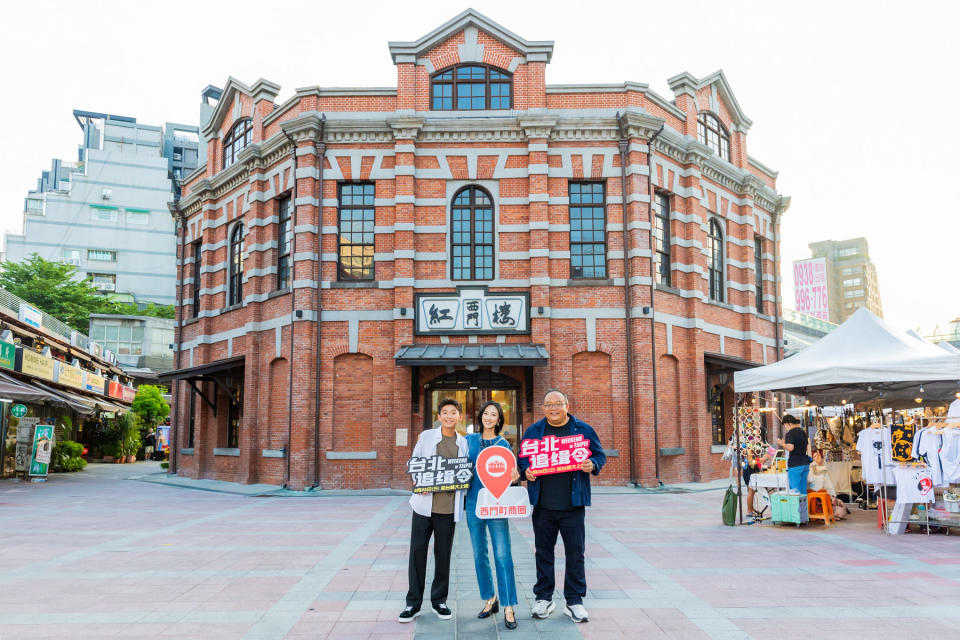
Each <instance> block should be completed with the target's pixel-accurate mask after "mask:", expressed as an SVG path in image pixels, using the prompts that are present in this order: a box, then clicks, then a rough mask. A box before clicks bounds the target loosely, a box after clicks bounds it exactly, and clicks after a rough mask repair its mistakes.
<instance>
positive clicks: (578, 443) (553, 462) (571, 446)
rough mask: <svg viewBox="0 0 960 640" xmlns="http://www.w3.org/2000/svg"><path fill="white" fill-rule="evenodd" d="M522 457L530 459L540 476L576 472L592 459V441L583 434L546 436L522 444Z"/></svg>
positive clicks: (531, 464)
mask: <svg viewBox="0 0 960 640" xmlns="http://www.w3.org/2000/svg"><path fill="white" fill-rule="evenodd" d="M520 457H521V458H529V460H530V468H531V469H532V470H533V471H536V473H537V475H538V476H543V475H547V474H550V473H565V472H567V471H576V470H577V469H579V468H580V466H581V465H582V464H583V463H584V461H586V460H588V459H589V458H590V441H589V440H588V439H587V438H585V437H583V434H579V433H578V434H577V435H575V436H563V437H562V438H558V437H556V436H546V437H544V438H543V439H541V440H524V441H523V442H521V443H520Z"/></svg>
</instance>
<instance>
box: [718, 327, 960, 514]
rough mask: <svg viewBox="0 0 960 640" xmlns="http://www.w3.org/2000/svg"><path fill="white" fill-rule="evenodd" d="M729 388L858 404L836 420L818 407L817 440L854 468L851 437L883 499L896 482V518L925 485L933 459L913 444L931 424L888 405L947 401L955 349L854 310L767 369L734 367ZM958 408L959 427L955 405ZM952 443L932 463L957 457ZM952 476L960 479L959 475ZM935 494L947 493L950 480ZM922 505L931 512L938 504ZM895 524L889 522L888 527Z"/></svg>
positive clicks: (958, 365)
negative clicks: (849, 457) (832, 421)
mask: <svg viewBox="0 0 960 640" xmlns="http://www.w3.org/2000/svg"><path fill="white" fill-rule="evenodd" d="M734 390H735V391H736V392H737V394H738V396H739V394H745V393H752V392H763V391H777V392H787V393H793V394H796V395H802V396H805V397H806V398H807V400H808V402H810V403H811V405H812V408H811V409H810V410H812V411H816V407H817V406H839V407H845V406H851V405H852V406H853V407H855V409H856V411H853V410H851V411H849V412H843V411H841V413H840V416H837V417H839V421H838V422H836V423H835V424H834V425H831V424H830V423H829V422H828V421H827V420H826V419H825V417H824V416H823V415H822V412H817V413H816V416H817V419H816V420H815V421H813V422H814V425H815V427H816V429H817V434H816V436H815V438H814V441H815V446H816V447H817V448H818V449H822V450H824V452H825V453H826V452H838V453H836V455H834V454H830V455H831V457H834V458H836V456H839V458H840V459H832V460H829V459H828V460H827V462H828V463H851V464H850V465H849V471H850V472H853V471H854V469H855V467H854V465H853V462H854V461H853V460H845V459H844V457H845V456H846V455H848V453H849V451H850V443H851V438H850V435H853V436H855V437H856V440H855V443H856V444H855V445H854V448H855V449H856V451H857V452H858V455H859V456H860V457H861V468H862V473H863V476H864V477H863V479H864V482H866V483H867V484H870V485H872V486H874V487H877V488H879V489H880V490H881V492H882V496H881V499H883V498H885V496H886V493H885V492H886V489H887V487H898V488H899V491H898V498H900V500H898V502H899V503H901V504H902V506H898V507H897V508H896V510H895V511H896V512H897V513H898V516H899V517H900V519H901V520H906V518H905V517H904V514H906V516H909V511H908V509H909V508H911V507H912V505H913V504H916V503H917V502H919V501H918V500H916V499H915V498H916V496H914V495H913V493H914V492H913V491H912V489H913V485H919V486H926V485H927V484H930V483H929V482H927V481H925V480H924V479H923V477H925V476H923V477H921V476H922V474H923V473H930V470H931V468H932V465H933V461H932V460H930V459H929V456H927V458H925V459H924V458H918V456H917V454H916V453H915V452H914V451H913V446H912V445H913V442H914V440H915V438H916V434H917V433H918V431H922V430H923V429H926V428H928V426H929V425H928V424H927V420H926V419H925V418H923V417H922V416H911V415H907V412H905V411H890V409H901V410H903V409H908V408H917V407H921V406H926V407H934V406H946V405H947V404H948V403H950V402H951V401H953V400H954V399H956V398H958V397H960V352H957V350H956V349H947V348H943V347H938V346H936V345H933V344H930V343H929V342H927V341H925V340H923V339H922V338H920V337H919V336H917V335H915V334H913V335H911V334H910V333H908V332H904V331H899V330H897V329H894V328H893V327H890V326H889V325H887V324H886V323H885V322H884V321H883V320H881V319H880V318H877V317H876V316H875V315H873V314H872V313H870V312H869V311H867V310H866V309H859V310H858V311H857V312H856V313H855V314H854V315H853V316H851V317H850V318H849V319H848V320H847V321H846V322H845V323H844V324H843V325H841V326H840V327H838V328H837V329H835V330H834V331H833V332H831V333H830V334H828V335H827V336H825V337H824V338H822V339H821V340H820V341H818V342H817V343H815V344H814V345H812V346H811V347H809V348H807V349H806V350H804V351H802V352H800V353H799V354H797V355H795V356H792V357H790V358H788V359H787V360H783V361H780V362H777V363H774V364H771V365H767V366H764V367H758V368H755V369H749V370H744V371H737V372H736V373H735V374H734ZM885 410H886V411H885ZM957 413H958V416H957V425H958V427H960V405H958V406H957ZM808 424H809V423H808ZM846 427H852V428H853V433H852V434H846V433H844V432H845V431H846ZM939 429H940V432H938V433H936V434H932V435H937V436H939V437H940V438H941V439H942V441H943V442H944V443H948V442H949V444H950V447H953V444H952V443H953V442H954V434H957V437H958V438H960V429H955V428H953V427H952V426H951V425H950V424H947V423H944V424H943V425H941V426H940V427H939ZM821 431H822V432H823V433H822V434H821ZM834 431H835V433H834ZM944 433H946V436H944ZM944 438H946V439H944ZM954 448H955V449H958V451H956V452H954V451H953V448H948V447H947V446H944V447H942V449H947V451H948V459H947V460H946V461H944V460H941V459H939V458H938V460H937V462H936V464H939V465H942V464H944V463H946V464H947V465H948V466H950V465H953V464H954V457H957V456H958V455H960V446H957V447H954ZM942 449H941V450H942ZM845 452H846V453H845ZM737 453H738V454H739V453H740V451H739V449H738V452H737ZM949 456H952V457H949ZM844 466H846V465H844ZM842 473H843V472H842V471H841V469H840V467H839V466H836V467H834V474H836V475H837V476H838V477H839V476H840V474H842ZM918 473H920V474H921V476H918V475H917V474H918ZM831 475H833V474H831ZM848 479H849V475H848ZM761 482H762V480H761ZM956 482H958V483H960V474H958V477H957V479H956ZM834 484H835V485H836V483H834ZM929 489H930V490H929V491H928V492H925V493H924V495H923V499H924V500H927V499H928V498H929V500H930V501H931V502H934V506H935V507H936V506H937V505H940V507H941V509H942V510H943V511H946V509H945V508H944V507H946V506H948V503H949V500H943V499H942V498H941V499H940V500H935V497H934V495H935V487H932V486H931V487H929ZM936 492H937V493H940V494H941V495H942V494H943V493H946V494H947V496H950V495H952V492H951V491H950V486H949V484H947V485H942V486H941V487H940V488H939V489H937V490H936ZM925 511H926V512H927V513H931V512H933V511H935V509H925ZM894 519H896V518H894ZM899 529H901V527H899V526H897V527H894V526H891V527H890V531H891V532H892V533H897V532H899Z"/></svg>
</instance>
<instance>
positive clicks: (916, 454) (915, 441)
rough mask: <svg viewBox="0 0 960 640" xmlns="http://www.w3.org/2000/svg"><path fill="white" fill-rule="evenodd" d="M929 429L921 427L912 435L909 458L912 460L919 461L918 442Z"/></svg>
mask: <svg viewBox="0 0 960 640" xmlns="http://www.w3.org/2000/svg"><path fill="white" fill-rule="evenodd" d="M929 428H930V427H923V428H921V429H917V432H916V433H914V434H913V446H911V447H910V457H911V458H913V459H914V460H919V459H920V442H921V441H922V440H923V434H924V432H926V431H927V429H929Z"/></svg>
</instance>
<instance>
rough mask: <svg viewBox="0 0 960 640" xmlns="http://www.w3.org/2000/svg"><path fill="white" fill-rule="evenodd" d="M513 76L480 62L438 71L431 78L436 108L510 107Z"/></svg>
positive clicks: (474, 108)
mask: <svg viewBox="0 0 960 640" xmlns="http://www.w3.org/2000/svg"><path fill="white" fill-rule="evenodd" d="M512 85H513V76H511V75H510V74H509V73H507V72H506V71H502V70H500V69H496V68H494V67H488V66H487V65H481V64H465V65H461V66H459V67H453V68H452V69H447V70H446V71H441V72H440V73H436V74H434V75H433V77H432V78H431V79H430V108H431V109H433V110H434V111H452V110H456V111H476V110H483V109H510V108H511V107H512V105H513V91H512V88H511V87H512Z"/></svg>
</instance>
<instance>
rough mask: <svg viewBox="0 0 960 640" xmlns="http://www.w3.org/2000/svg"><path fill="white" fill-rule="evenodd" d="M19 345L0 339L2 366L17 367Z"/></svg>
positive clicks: (0, 362) (0, 363)
mask: <svg viewBox="0 0 960 640" xmlns="http://www.w3.org/2000/svg"><path fill="white" fill-rule="evenodd" d="M16 359H17V347H16V345H13V344H10V343H9V342H4V341H2V340H0V367H2V368H4V369H11V370H12V369H14V368H15V367H16Z"/></svg>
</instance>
